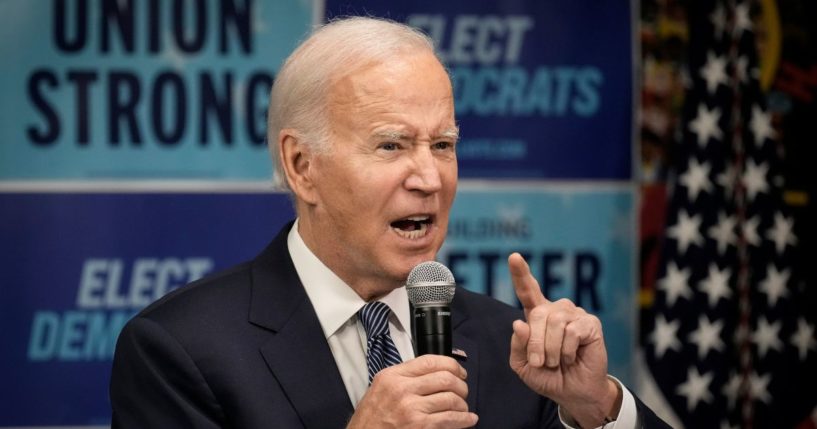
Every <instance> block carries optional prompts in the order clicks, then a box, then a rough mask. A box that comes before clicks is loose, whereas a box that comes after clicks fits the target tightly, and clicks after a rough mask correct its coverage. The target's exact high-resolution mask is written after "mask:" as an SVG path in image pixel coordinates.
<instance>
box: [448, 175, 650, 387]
mask: <svg viewBox="0 0 817 429" xmlns="http://www.w3.org/2000/svg"><path fill="white" fill-rule="evenodd" d="M633 195H634V190H633V189H631V188H630V187H627V186H609V187H606V186H603V185H594V186H581V185H555V184H549V185H542V186H536V187H533V186H531V187H526V188H509V187H498V186H495V187H491V186H490V185H489V186H488V187H487V188H477V187H474V186H469V187H467V188H465V189H461V190H460V191H459V193H458V194H457V198H456V200H455V202H454V208H453V211H452V214H451V220H450V222H449V226H448V238H447V240H446V242H445V245H444V246H443V248H442V250H441V252H440V255H439V257H438V259H439V260H440V261H441V262H443V263H444V264H445V265H446V266H448V267H449V268H451V270H452V271H453V273H454V275H455V277H456V280H457V284H458V285H460V286H464V287H466V288H468V289H470V290H473V291H475V292H480V293H484V294H486V295H490V296H492V297H494V298H497V299H499V300H501V301H504V302H506V303H508V304H511V305H518V301H517V299H516V295H515V293H514V290H513V286H512V284H511V279H510V274H509V272H508V256H509V255H510V254H511V253H512V252H519V253H520V254H522V256H524V258H525V259H526V260H527V261H528V264H529V265H530V267H531V271H532V272H533V275H534V276H535V277H536V278H537V280H538V281H539V284H540V286H541V288H542V291H543V292H544V295H545V297H546V298H548V299H549V300H551V301H555V300H558V299H561V298H568V299H570V300H572V301H573V302H575V303H576V304H577V305H579V306H581V307H583V308H584V309H585V310H587V311H588V312H589V313H593V314H595V315H596V316H598V317H599V318H600V319H601V321H602V325H603V327H604V334H605V338H606V339H607V340H606V341H605V343H606V345H607V351H608V356H609V360H610V365H609V368H610V373H611V374H613V375H615V376H616V377H619V378H620V379H621V380H622V381H624V382H625V383H627V382H629V381H631V380H632V372H631V363H630V358H631V354H632V350H633V347H634V345H635V334H634V333H635V315H636V307H635V305H636V298H635V293H636V283H635V277H634V276H635V274H634V273H635V263H636V262H635V261H636V260H635V256H634V255H635V252H636V247H635V238H634V236H633V231H634V225H635V220H634V219H635V216H634V213H635V211H634V198H633Z"/></svg>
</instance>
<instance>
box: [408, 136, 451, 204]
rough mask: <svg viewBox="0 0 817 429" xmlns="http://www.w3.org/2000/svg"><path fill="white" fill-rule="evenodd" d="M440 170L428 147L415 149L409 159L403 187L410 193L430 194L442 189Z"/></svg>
mask: <svg viewBox="0 0 817 429" xmlns="http://www.w3.org/2000/svg"><path fill="white" fill-rule="evenodd" d="M442 186H443V185H442V180H441V178H440V168H439V166H438V165H437V159H436V158H435V157H434V154H432V153H431V149H430V148H429V147H428V146H425V145H423V147H420V148H416V149H415V150H414V153H413V155H412V157H411V166H410V171H409V175H408V177H407V178H406V181H405V187H406V188H407V189H408V190H410V191H420V192H423V193H426V194H432V193H435V192H438V191H439V190H440V189H442Z"/></svg>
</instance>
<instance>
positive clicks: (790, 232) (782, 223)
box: [766, 212, 797, 253]
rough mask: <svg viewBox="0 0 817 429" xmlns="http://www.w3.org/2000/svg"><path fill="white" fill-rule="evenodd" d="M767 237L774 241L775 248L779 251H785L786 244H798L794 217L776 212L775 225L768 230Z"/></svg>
mask: <svg viewBox="0 0 817 429" xmlns="http://www.w3.org/2000/svg"><path fill="white" fill-rule="evenodd" d="M766 238H768V239H769V240H772V241H774V248H775V249H776V250H777V253H783V251H784V250H786V245H787V244H789V245H792V246H794V245H795V244H797V237H796V236H795V235H794V219H790V218H787V217H785V216H783V213H780V212H777V213H775V214H774V225H773V226H772V227H771V228H769V230H768V231H767V232H766Z"/></svg>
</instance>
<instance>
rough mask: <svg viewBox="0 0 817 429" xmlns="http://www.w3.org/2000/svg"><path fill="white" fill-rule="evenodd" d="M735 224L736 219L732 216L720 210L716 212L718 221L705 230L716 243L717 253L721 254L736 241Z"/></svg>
mask: <svg viewBox="0 0 817 429" xmlns="http://www.w3.org/2000/svg"><path fill="white" fill-rule="evenodd" d="M736 225H737V220H736V219H735V217H734V216H727V215H726V213H724V212H720V213H718V223H717V224H715V225H712V226H711V227H709V230H707V234H708V235H709V238H711V239H712V240H715V242H716V243H717V245H718V254H721V255H722V254H723V253H725V252H726V249H727V248H728V247H729V246H730V245H732V246H734V245H735V244H736V243H737V234H735V226H736ZM710 272H711V271H710Z"/></svg>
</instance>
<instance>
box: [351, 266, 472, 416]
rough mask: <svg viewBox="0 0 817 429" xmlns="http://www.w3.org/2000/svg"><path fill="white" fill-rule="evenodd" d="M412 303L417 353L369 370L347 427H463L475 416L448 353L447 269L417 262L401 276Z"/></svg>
mask: <svg viewBox="0 0 817 429" xmlns="http://www.w3.org/2000/svg"><path fill="white" fill-rule="evenodd" d="M406 291H407V293H408V296H409V301H411V303H412V305H413V306H414V312H413V315H412V319H413V322H412V333H413V338H414V342H415V350H416V355H417V358H415V359H412V360H409V361H407V362H403V363H401V364H399V365H394V366H391V367H388V368H386V369H384V370H382V371H380V372H378V373H377V375H375V377H374V379H373V380H372V385H371V386H370V387H369V390H368V391H367V392H366V394H365V395H364V396H363V398H362V399H361V400H360V403H358V406H357V409H356V411H355V414H354V415H353V416H352V420H351V421H350V422H349V425H348V428H369V427H385V428H388V427H393V428H406V427H409V428H413V427H417V428H467V427H471V426H474V425H476V423H477V420H478V417H477V415H476V414H474V413H472V412H469V411H468V404H467V403H466V398H467V397H468V385H467V384H466V383H465V379H466V376H467V373H466V371H465V368H463V367H462V366H460V364H459V363H458V362H457V361H456V360H454V359H452V358H451V357H450V356H451V350H452V348H451V310H450V308H449V304H450V303H451V299H452V298H453V297H454V291H455V283H454V276H453V275H452V274H451V271H450V270H449V269H448V268H446V267H445V266H444V265H442V264H440V263H437V262H423V263H421V264H419V265H417V266H416V267H414V269H412V270H411V273H410V274H409V276H408V280H407V281H406Z"/></svg>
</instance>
